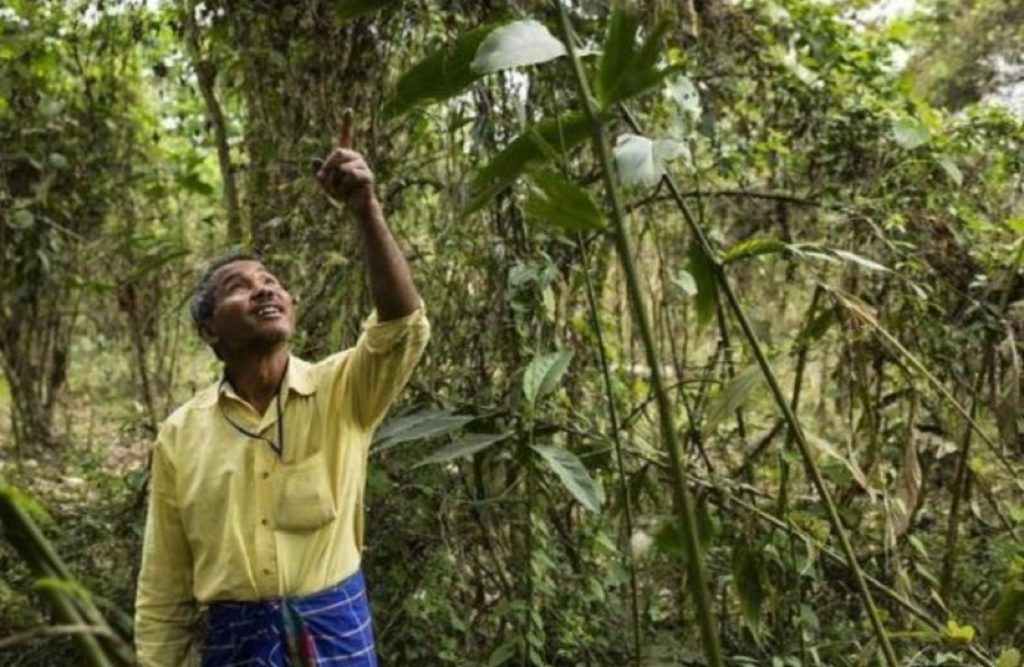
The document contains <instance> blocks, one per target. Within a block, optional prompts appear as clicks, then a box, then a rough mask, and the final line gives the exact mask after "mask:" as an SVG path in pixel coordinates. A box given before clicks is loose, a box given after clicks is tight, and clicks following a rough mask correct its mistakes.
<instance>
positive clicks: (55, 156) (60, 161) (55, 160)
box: [50, 153, 68, 169]
mask: <svg viewBox="0 0 1024 667" xmlns="http://www.w3.org/2000/svg"><path fill="white" fill-rule="evenodd" d="M50 164H52V165H53V166H54V168H56V169H67V168H68V159H67V158H66V157H64V156H63V155H61V154H60V153H50Z"/></svg>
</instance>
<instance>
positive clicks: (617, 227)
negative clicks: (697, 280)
mask: <svg viewBox="0 0 1024 667" xmlns="http://www.w3.org/2000/svg"><path fill="white" fill-rule="evenodd" d="M557 5H558V14H559V18H560V19H561V24H562V34H563V37H564V38H565V40H564V41H565V45H566V48H567V49H568V51H569V60H570V62H571V64H572V67H573V71H574V73H575V75H576V84H577V86H578V91H579V94H580V101H581V103H582V104H583V106H584V107H585V109H586V114H587V117H588V118H589V120H590V129H591V134H592V136H591V138H592V140H593V145H594V152H595V153H596V154H597V156H598V158H599V160H600V165H601V171H602V176H603V179H604V182H605V188H606V190H607V195H608V198H609V199H610V200H611V204H612V226H613V234H612V237H613V239H614V241H615V249H616V251H617V252H618V255H619V261H620V262H621V263H622V268H623V271H624V273H625V277H626V289H627V293H628V295H629V301H630V303H631V304H632V307H633V311H634V315H635V317H636V319H637V323H638V325H639V328H640V335H641V339H642V341H643V347H644V352H645V354H646V357H647V365H648V366H649V368H650V373H651V378H650V379H651V389H652V391H653V392H654V395H655V397H656V400H657V404H658V414H659V417H660V424H661V434H662V438H664V440H665V445H666V447H667V449H668V453H669V459H670V461H671V469H672V482H673V486H674V489H673V491H674V497H675V503H676V508H677V511H678V515H679V516H678V519H679V526H680V533H681V535H682V537H683V552H684V554H685V556H686V565H687V566H688V570H689V572H688V575H689V576H688V577H687V581H688V583H689V584H690V592H691V594H692V595H693V598H694V601H695V603H696V606H697V619H698V622H699V624H700V631H701V639H702V641H703V645H704V653H705V655H706V656H707V659H708V662H709V663H710V664H711V665H712V667H724V665H725V662H724V661H723V659H722V652H721V649H720V648H719V642H718V634H717V632H716V630H715V623H714V618H713V617H712V612H711V596H710V594H709V592H708V585H707V576H706V574H705V571H704V558H703V554H702V553H701V549H700V543H699V541H698V538H697V530H696V528H697V523H696V517H695V514H694V511H693V501H692V499H691V498H690V493H689V490H688V489H687V487H686V475H685V471H684V466H683V453H682V448H681V447H680V446H679V440H678V438H677V434H676V427H675V423H674V422H675V420H674V418H673V414H672V403H671V402H670V400H669V397H668V392H667V391H666V390H665V384H664V381H663V379H662V377H661V361H660V359H659V358H658V353H657V350H656V348H655V343H654V334H653V331H652V329H651V321H650V317H649V315H648V313H647V308H646V307H645V305H644V300H643V293H642V292H641V290H640V279H639V277H638V275H637V270H636V266H635V265H634V264H633V250H632V248H631V247H630V241H629V237H628V235H627V233H626V219H625V213H624V212H623V208H622V201H621V199H620V197H619V193H618V189H617V187H616V184H615V177H614V171H613V169H612V162H611V156H610V155H609V152H608V146H607V143H606V141H605V133H604V123H603V121H602V120H601V117H600V115H599V113H598V111H597V109H596V107H595V105H594V102H593V100H592V98H591V96H590V90H589V85H588V83H587V77H586V74H585V73H584V72H583V65H582V63H580V60H579V57H578V55H577V53H576V47H575V37H574V35H573V31H572V26H571V25H570V24H569V16H568V13H567V12H566V10H565V6H564V4H563V3H562V1H561V0H558V2H557Z"/></svg>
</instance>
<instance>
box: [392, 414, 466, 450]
mask: <svg viewBox="0 0 1024 667" xmlns="http://www.w3.org/2000/svg"><path fill="white" fill-rule="evenodd" d="M474 419H476V417H473V416H467V415H453V414H452V410H450V409H448V410H421V411H419V412H416V413H414V414H411V415H406V416H404V417H398V418H397V419H392V420H390V421H388V422H386V423H385V424H384V425H382V426H381V427H380V428H379V429H378V430H377V433H376V435H375V437H374V439H373V453H375V454H377V453H380V452H383V451H386V450H388V449H391V448H392V447H394V446H395V445H400V444H403V443H406V442H413V441H416V440H429V439H431V438H437V437H440V436H442V435H448V434H449V433H453V432H455V431H457V430H459V429H460V428H462V427H463V426H465V425H466V424H468V423H470V422H471V421H473V420H474Z"/></svg>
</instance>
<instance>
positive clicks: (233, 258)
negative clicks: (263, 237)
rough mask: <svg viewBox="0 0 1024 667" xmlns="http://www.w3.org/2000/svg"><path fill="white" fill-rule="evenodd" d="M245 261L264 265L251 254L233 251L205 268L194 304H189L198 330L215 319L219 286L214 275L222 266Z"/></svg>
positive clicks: (196, 290)
mask: <svg viewBox="0 0 1024 667" xmlns="http://www.w3.org/2000/svg"><path fill="white" fill-rule="evenodd" d="M244 261H251V262H260V263H261V264H262V263H263V260H261V259H260V258H259V257H258V256H257V255H254V254H253V253H251V252H245V251H244V250H232V251H231V252H228V253H225V254H223V255H221V256H220V257H217V258H216V259H214V260H212V261H211V262H210V263H209V264H207V265H206V267H205V268H203V273H202V274H201V275H200V277H199V282H197V283H196V289H195V292H193V293H192V302H191V304H189V311H190V312H191V313H192V323H193V324H195V325H196V328H197V329H198V328H199V326H200V325H202V324H205V323H206V322H209V321H210V319H211V318H212V317H213V310H214V307H215V306H216V305H217V293H216V289H217V285H216V284H214V282H213V274H214V273H216V272H217V269H219V268H221V267H222V266H227V265H228V264H231V263H233V262H244Z"/></svg>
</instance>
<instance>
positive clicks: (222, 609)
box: [202, 571, 377, 667]
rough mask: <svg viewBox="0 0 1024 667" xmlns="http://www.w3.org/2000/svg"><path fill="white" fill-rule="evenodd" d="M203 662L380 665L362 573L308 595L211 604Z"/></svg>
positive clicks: (286, 666)
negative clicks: (378, 663)
mask: <svg viewBox="0 0 1024 667" xmlns="http://www.w3.org/2000/svg"><path fill="white" fill-rule="evenodd" d="M202 664H203V667H234V666H236V665H239V666H240V665H249V666H251V667H319V666H320V665H341V666H343V667H377V653H376V651H375V649H374V643H373V623H372V621H371V619H370V605H369V602H368V601H367V598H366V583H365V581H364V580H363V574H362V572H359V571H357V572H356V573H355V574H353V575H352V576H350V577H348V578H347V579H345V580H344V581H342V582H341V583H339V584H337V585H335V586H333V587H331V588H329V589H327V590H325V591H321V592H319V593H314V594H313V595H309V596H307V597H301V598H274V599H271V600H256V601H253V602H215V603H213V604H211V605H210V609H209V621H208V626H207V632H206V639H205V641H204V642H203V660H202Z"/></svg>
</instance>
